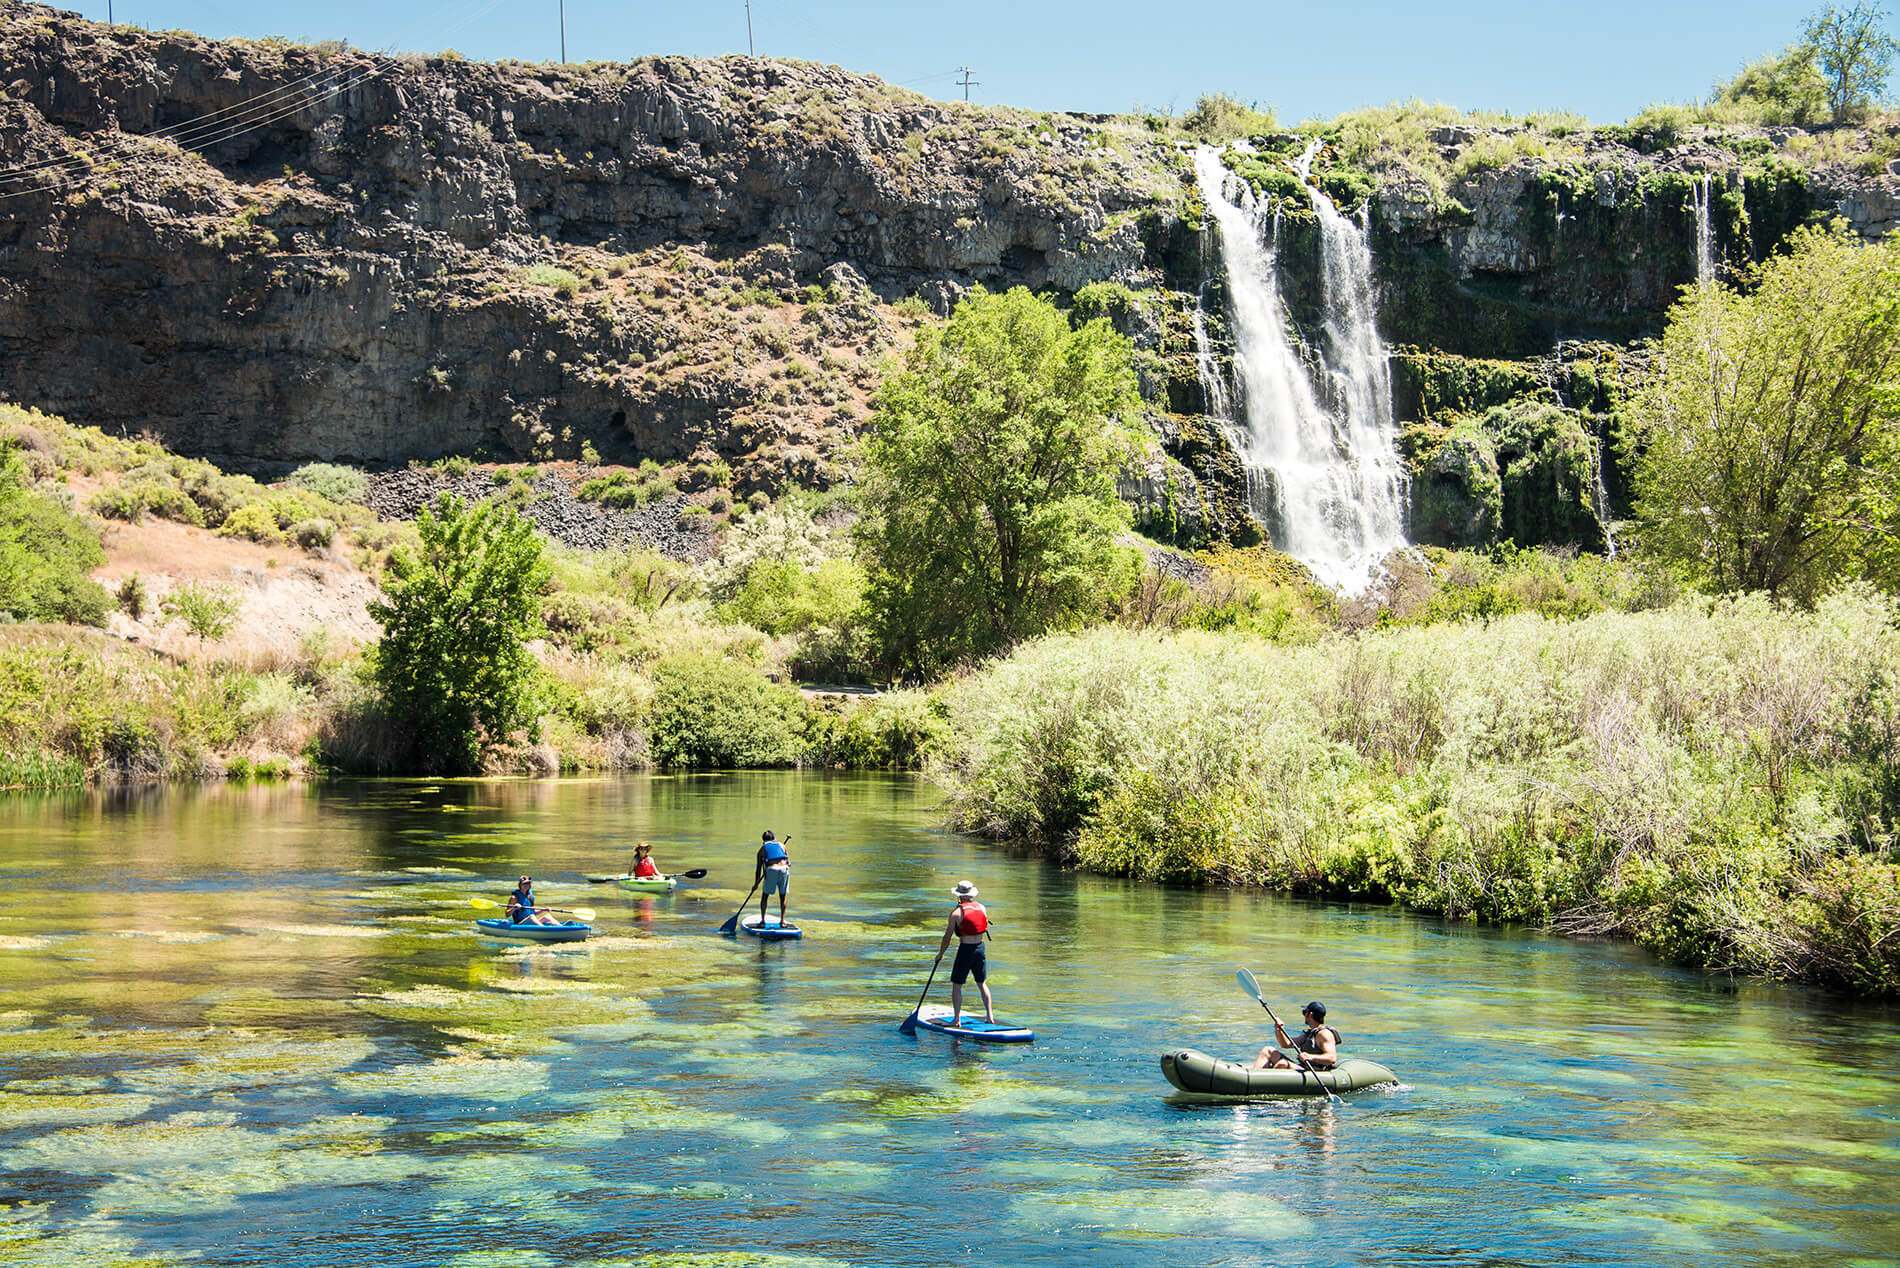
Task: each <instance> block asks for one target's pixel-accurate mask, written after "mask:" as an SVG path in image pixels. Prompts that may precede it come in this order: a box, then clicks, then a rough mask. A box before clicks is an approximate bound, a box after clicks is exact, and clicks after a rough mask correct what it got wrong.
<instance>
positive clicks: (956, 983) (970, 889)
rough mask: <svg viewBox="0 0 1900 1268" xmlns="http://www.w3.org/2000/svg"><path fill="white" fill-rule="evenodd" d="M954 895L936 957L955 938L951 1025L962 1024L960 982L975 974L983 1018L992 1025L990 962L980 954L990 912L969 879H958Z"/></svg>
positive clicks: (941, 953)
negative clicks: (952, 905)
mask: <svg viewBox="0 0 1900 1268" xmlns="http://www.w3.org/2000/svg"><path fill="white" fill-rule="evenodd" d="M956 896H957V905H956V909H955V910H954V911H952V912H951V913H950V923H949V924H948V925H946V926H944V930H943V941H942V942H940V943H938V944H937V958H938V959H940V960H941V959H942V958H943V953H944V952H945V951H946V950H948V949H949V947H950V939H952V938H955V939H956V940H957V958H956V959H955V960H954V961H952V962H951V964H950V1012H951V1014H952V1016H951V1018H950V1024H951V1025H952V1026H956V1025H960V1024H961V1023H962V1021H963V983H964V981H965V980H966V979H968V978H970V977H975V978H976V989H977V990H979V991H981V992H983V1020H984V1021H986V1022H989V1023H990V1024H991V1025H992V1026H993V1025H995V1024H996V1006H995V1004H994V1003H993V1002H992V1001H991V999H990V984H989V975H990V974H989V965H988V963H987V962H986V959H987V957H985V956H984V954H983V939H984V938H985V937H987V936H988V935H989V931H990V913H989V912H988V911H987V910H986V909H985V908H984V906H983V904H982V903H979V902H978V901H976V886H975V885H973V884H971V883H970V882H969V881H958V882H957V888H956Z"/></svg>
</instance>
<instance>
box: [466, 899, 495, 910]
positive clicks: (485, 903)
mask: <svg viewBox="0 0 1900 1268" xmlns="http://www.w3.org/2000/svg"><path fill="white" fill-rule="evenodd" d="M468 905H469V906H471V907H480V908H482V909H483V910H484V911H493V910H494V909H496V908H498V907H500V906H501V904H500V903H495V902H490V901H489V900H488V899H486V898H471V899H469V900H468Z"/></svg>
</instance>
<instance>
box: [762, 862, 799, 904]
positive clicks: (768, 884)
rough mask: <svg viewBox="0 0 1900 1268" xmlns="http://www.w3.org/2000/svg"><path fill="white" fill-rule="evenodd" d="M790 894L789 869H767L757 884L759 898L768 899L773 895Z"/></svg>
mask: <svg viewBox="0 0 1900 1268" xmlns="http://www.w3.org/2000/svg"><path fill="white" fill-rule="evenodd" d="M791 892H792V869H791V868H789V867H768V868H766V869H765V876H764V878H763V879H762V880H760V882H759V897H760V898H770V897H771V896H772V895H773V894H787V895H789V894H790V893H791Z"/></svg>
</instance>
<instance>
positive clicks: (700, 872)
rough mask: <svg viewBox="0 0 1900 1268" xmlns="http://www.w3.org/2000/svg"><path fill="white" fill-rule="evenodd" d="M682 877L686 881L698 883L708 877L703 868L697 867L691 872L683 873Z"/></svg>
mask: <svg viewBox="0 0 1900 1268" xmlns="http://www.w3.org/2000/svg"><path fill="white" fill-rule="evenodd" d="M680 875H681V876H682V877H683V878H685V879H686V880H689V881H696V880H699V879H700V878H701V877H703V876H705V875H706V869H705V868H703V867H696V868H694V869H693V870H692V871H690V872H681V873H680Z"/></svg>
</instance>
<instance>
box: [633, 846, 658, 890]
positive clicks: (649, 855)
mask: <svg viewBox="0 0 1900 1268" xmlns="http://www.w3.org/2000/svg"><path fill="white" fill-rule="evenodd" d="M631 875H632V876H633V879H635V880H637V881H647V880H652V881H657V880H659V879H660V868H659V865H658V864H657V863H655V862H654V861H653V847H652V846H650V845H648V844H647V843H646V842H645V841H642V842H640V844H638V845H636V846H634V847H633V871H632V873H631Z"/></svg>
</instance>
